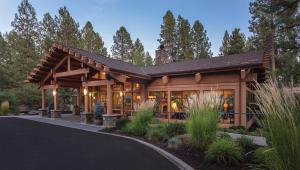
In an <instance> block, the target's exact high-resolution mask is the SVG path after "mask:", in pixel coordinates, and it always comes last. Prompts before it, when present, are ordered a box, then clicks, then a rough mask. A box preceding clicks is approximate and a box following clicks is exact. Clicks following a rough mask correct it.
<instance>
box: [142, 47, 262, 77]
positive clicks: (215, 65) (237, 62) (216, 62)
mask: <svg viewBox="0 0 300 170" xmlns="http://www.w3.org/2000/svg"><path fill="white" fill-rule="evenodd" d="M261 64H263V52H262V51H255V52H248V53H243V54H234V55H227V56H219V57H212V58H208V59H197V60H186V61H182V62H175V63H169V64H163V65H159V66H150V67H146V68H143V70H144V72H146V74H148V75H150V76H155V75H166V74H172V73H188V72H196V71H213V70H216V71H217V70H219V69H227V68H238V67H247V66H254V65H261Z"/></svg>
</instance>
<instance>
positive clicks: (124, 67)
mask: <svg viewBox="0 0 300 170" xmlns="http://www.w3.org/2000/svg"><path fill="white" fill-rule="evenodd" d="M159 50H164V49H163V48H159V49H158V51H157V52H156V54H160V55H161V54H164V52H160V51H159ZM269 56H270V51H268V50H265V51H256V52H249V53H244V54H235V55H228V56H220V57H213V58H209V59H198V60H187V61H182V62H175V63H167V64H162V65H158V66H150V67H146V68H140V67H138V66H135V65H132V64H130V63H126V62H123V61H120V60H117V59H112V58H108V57H103V56H99V55H97V54H94V53H90V52H88V51H84V50H81V49H77V48H72V47H68V46H64V45H58V44H53V45H52V47H51V48H50V49H49V52H48V54H46V55H45V58H43V59H41V62H40V64H37V66H36V68H34V69H33V71H32V72H31V73H30V75H29V76H28V77H27V82H30V83H39V88H40V89H41V93H42V110H45V109H46V98H45V91H46V90H52V91H53V96H54V110H53V112H52V116H53V117H59V116H60V112H59V104H58V103H59V101H58V100H59V98H58V96H59V89H60V88H61V87H66V88H73V89H76V92H77V97H76V100H75V103H76V105H78V106H79V107H81V108H82V111H83V112H85V113H88V112H92V111H93V108H94V104H95V102H96V101H100V102H102V103H104V105H105V108H106V109H105V110H106V112H107V114H118V115H127V116H130V115H132V114H133V113H134V105H135V104H138V103H140V102H141V101H144V100H146V99H152V100H155V101H156V102H157V104H156V107H155V111H156V116H157V117H159V118H160V119H161V120H165V121H173V120H176V119H183V118H184V115H185V114H184V111H185V107H184V103H185V101H186V100H187V98H188V97H189V96H190V95H191V94H194V93H199V92H201V93H205V92H207V91H211V90H214V91H218V92H219V94H220V97H222V98H223V104H222V113H221V114H222V115H223V116H222V117H223V119H222V122H223V123H224V124H227V125H228V126H229V125H235V126H245V127H247V126H249V123H250V122H253V120H252V119H251V117H252V116H253V115H252V114H251V108H253V102H254V95H253V86H252V83H253V82H255V81H257V82H258V83H261V82H264V81H265V80H266V78H267V75H268V70H269V63H270V57H269Z"/></svg>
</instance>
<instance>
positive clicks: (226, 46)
mask: <svg viewBox="0 0 300 170" xmlns="http://www.w3.org/2000/svg"><path fill="white" fill-rule="evenodd" d="M229 38H230V37H229V34H228V31H227V30H226V31H225V33H224V37H223V41H222V46H221V47H220V53H219V55H221V56H224V55H228V51H229Z"/></svg>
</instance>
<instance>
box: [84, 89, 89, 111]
mask: <svg viewBox="0 0 300 170" xmlns="http://www.w3.org/2000/svg"><path fill="white" fill-rule="evenodd" d="M85 89H86V90H87V94H85V95H84V112H85V113H88V112H89V91H88V87H87V86H85Z"/></svg>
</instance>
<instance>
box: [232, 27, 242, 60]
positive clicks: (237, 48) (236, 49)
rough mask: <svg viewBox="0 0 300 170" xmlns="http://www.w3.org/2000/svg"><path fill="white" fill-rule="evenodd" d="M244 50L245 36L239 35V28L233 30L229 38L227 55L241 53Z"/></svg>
mask: <svg viewBox="0 0 300 170" xmlns="http://www.w3.org/2000/svg"><path fill="white" fill-rule="evenodd" d="M244 48H245V35H244V34H243V33H240V29H239V28H235V29H234V30H233V31H232V33H231V35H230V38H229V49H228V54H239V53H243V52H244Z"/></svg>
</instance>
